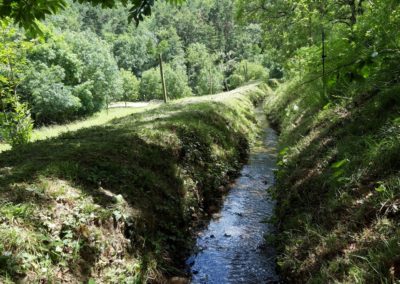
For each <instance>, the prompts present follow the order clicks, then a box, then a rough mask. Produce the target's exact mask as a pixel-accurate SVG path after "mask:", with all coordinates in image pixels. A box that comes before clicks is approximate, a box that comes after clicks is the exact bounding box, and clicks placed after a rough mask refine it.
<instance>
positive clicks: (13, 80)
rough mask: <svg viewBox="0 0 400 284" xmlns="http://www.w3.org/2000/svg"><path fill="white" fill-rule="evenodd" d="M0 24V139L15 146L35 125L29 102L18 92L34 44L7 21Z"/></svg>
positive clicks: (27, 139) (26, 137)
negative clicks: (20, 96)
mask: <svg viewBox="0 0 400 284" xmlns="http://www.w3.org/2000/svg"><path fill="white" fill-rule="evenodd" d="M0 28H1V30H0V32H1V34H0V37H1V38H0V111H1V113H0V139H2V140H5V141H6V142H8V143H9V144H11V145H12V146H15V145H19V144H25V143H27V142H29V140H30V138H31V133H32V127H33V123H32V120H31V116H30V111H29V109H28V106H27V105H26V104H24V103H23V102H21V101H20V98H19V97H18V96H17V95H16V88H17V86H18V84H19V83H20V81H21V79H22V78H21V76H22V73H23V70H24V68H25V66H26V62H25V59H24V55H25V53H26V51H27V50H28V49H29V48H30V46H31V45H30V44H29V43H28V42H26V41H25V40H24V39H23V38H22V37H21V35H19V34H18V33H17V31H16V30H15V29H12V28H10V27H9V23H8V22H7V21H0Z"/></svg>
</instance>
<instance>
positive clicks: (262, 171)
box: [186, 110, 279, 284]
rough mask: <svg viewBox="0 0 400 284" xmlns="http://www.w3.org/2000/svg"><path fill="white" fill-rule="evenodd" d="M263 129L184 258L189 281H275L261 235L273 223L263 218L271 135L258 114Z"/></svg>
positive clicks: (268, 204)
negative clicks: (213, 212) (247, 158)
mask: <svg viewBox="0 0 400 284" xmlns="http://www.w3.org/2000/svg"><path fill="white" fill-rule="evenodd" d="M258 118H259V122H260V124H261V126H262V129H263V131H262V133H261V134H260V137H259V138H258V140H259V141H257V142H258V143H256V145H255V146H254V147H253V148H252V151H251V154H250V158H249V161H248V164H247V165H246V166H244V168H243V169H242V172H241V175H240V177H239V178H238V179H237V180H236V182H235V185H234V186H233V187H232V189H231V190H230V191H229V193H228V195H227V196H226V198H225V200H224V205H223V207H222V209H221V212H220V214H216V215H217V216H215V218H213V220H211V222H210V224H209V225H208V227H207V228H206V229H204V230H203V231H202V232H200V234H199V236H198V239H197V242H196V248H195V251H197V253H194V254H193V255H192V256H191V257H190V258H189V259H188V260H187V262H186V263H187V265H188V266H190V270H191V273H192V281H191V283H216V284H217V283H218V284H223V283H235V284H236V283H247V284H249V283H277V282H278V279H279V278H278V275H277V274H276V272H275V251H274V249H273V248H272V247H270V246H269V245H267V244H266V243H265V240H264V235H265V234H268V233H273V227H272V226H271V225H270V224H266V223H264V222H263V221H264V220H265V219H266V218H267V217H269V216H271V215H272V212H273V208H274V206H275V204H274V201H273V200H271V198H270V196H269V194H268V190H266V189H267V188H269V187H270V186H271V185H273V183H274V175H273V170H274V169H275V156H276V141H277V135H276V133H275V132H274V131H273V130H272V129H271V128H270V127H269V126H268V124H267V122H266V120H265V118H264V115H263V114H262V112H261V110H259V112H258Z"/></svg>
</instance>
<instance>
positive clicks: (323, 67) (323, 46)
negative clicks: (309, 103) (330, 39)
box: [322, 27, 327, 98]
mask: <svg viewBox="0 0 400 284" xmlns="http://www.w3.org/2000/svg"><path fill="white" fill-rule="evenodd" d="M325 60H326V53H325V29H324V27H322V85H323V89H324V90H323V92H324V97H325V98H327V93H326V78H325Z"/></svg>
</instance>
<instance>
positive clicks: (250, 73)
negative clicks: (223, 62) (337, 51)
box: [229, 60, 269, 88]
mask: <svg viewBox="0 0 400 284" xmlns="http://www.w3.org/2000/svg"><path fill="white" fill-rule="evenodd" d="M268 78H269V75H268V69H266V68H265V67H264V66H262V65H260V64H257V63H254V62H249V61H247V60H243V61H242V62H240V63H239V64H238V65H237V66H236V67H235V71H234V72H233V74H232V75H231V76H230V78H229V85H230V87H231V88H237V87H239V86H240V85H242V84H243V83H245V82H249V81H252V80H261V81H263V82H266V81H267V80H268Z"/></svg>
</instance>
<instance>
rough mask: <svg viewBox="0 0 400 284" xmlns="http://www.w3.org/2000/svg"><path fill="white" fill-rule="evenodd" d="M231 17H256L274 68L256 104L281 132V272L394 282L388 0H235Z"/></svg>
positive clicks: (393, 90) (393, 26)
mask: <svg viewBox="0 0 400 284" xmlns="http://www.w3.org/2000/svg"><path fill="white" fill-rule="evenodd" d="M257 5H261V6H257ZM256 7H263V8H262V9H256ZM251 12H255V13H256V14H257V15H258V18H257V17H255V14H254V13H251ZM240 13H242V15H243V16H246V15H247V16H250V15H251V17H252V19H253V20H254V19H256V20H255V21H256V23H260V24H262V25H263V27H264V30H265V31H266V34H265V38H266V42H267V43H268V44H269V45H270V47H271V52H272V53H274V54H275V57H274V58H275V59H276V60H277V63H278V64H280V65H281V66H282V69H283V70H284V75H285V76H284V80H285V82H284V83H283V84H281V85H279V87H278V88H277V90H276V93H275V95H274V96H271V97H270V98H269V99H268V101H267V102H266V105H265V108H266V112H267V114H268V117H269V118H270V119H271V121H272V122H273V123H274V124H275V125H276V126H277V127H278V129H279V130H280V132H281V136H280V155H279V157H280V158H279V169H278V170H277V173H276V176H277V184H276V188H275V195H276V198H277V200H278V206H277V210H276V216H275V218H274V220H273V221H275V222H276V224H277V225H278V228H279V234H278V236H277V237H276V239H275V242H274V243H275V244H276V245H277V246H278V248H279V252H280V256H279V258H278V264H279V267H280V270H281V272H282V274H283V277H284V278H285V279H286V280H287V281H288V282H291V283H292V282H293V283H306V282H307V283H397V282H398V281H399V279H400V258H399V256H400V231H399V225H400V223H399V222H400V218H399V217H400V215H399V204H400V203H399V202H400V175H399V169H400V163H399V162H400V95H399V90H400V69H399V64H398V63H399V62H400V49H399V46H400V36H399V33H398V27H399V26H400V6H399V3H398V1H392V0H381V1H323V2H315V1H307V0H305V1H276V2H274V3H269V4H267V3H266V2H265V1H241V10H240ZM249 20H250V19H249Z"/></svg>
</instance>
